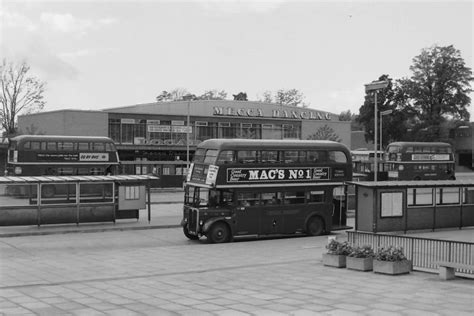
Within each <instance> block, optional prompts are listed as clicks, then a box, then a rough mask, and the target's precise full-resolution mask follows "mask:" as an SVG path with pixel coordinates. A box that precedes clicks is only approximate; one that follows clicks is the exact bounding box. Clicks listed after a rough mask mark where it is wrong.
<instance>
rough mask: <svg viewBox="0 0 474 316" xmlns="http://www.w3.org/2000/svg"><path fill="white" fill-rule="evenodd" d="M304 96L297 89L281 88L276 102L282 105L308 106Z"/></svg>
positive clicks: (276, 96)
mask: <svg viewBox="0 0 474 316" xmlns="http://www.w3.org/2000/svg"><path fill="white" fill-rule="evenodd" d="M304 98H305V97H304V95H303V93H302V92H300V91H298V90H297V89H289V90H284V89H280V90H278V91H277V92H276V95H275V102H276V103H278V104H281V105H289V106H302V107H307V106H308V104H306V103H305V102H303V100H304Z"/></svg>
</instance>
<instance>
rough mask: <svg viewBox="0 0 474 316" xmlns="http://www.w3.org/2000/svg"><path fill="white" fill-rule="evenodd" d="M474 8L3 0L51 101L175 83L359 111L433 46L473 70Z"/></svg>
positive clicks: (0, 11) (103, 98)
mask: <svg viewBox="0 0 474 316" xmlns="http://www.w3.org/2000/svg"><path fill="white" fill-rule="evenodd" d="M473 10H474V9H473V2H471V1H458V2H456V1H423V0H421V1H418V2H414V1H380V0H379V1H356V0H353V1H344V2H342V1H326V2H323V1H279V0H268V1H265V0H261V1H245V0H241V1H235V0H228V1H225V0H221V1H211V0H209V1H204V0H188V1H151V0H147V1H145V0H135V1H131V0H120V1H117V0H83V1H80V0H72V1H66V0H64V1H58V0H56V1H42V0H29V1H26V0H0V52H1V58H2V59H3V58H6V59H7V60H8V61H20V60H25V61H26V62H27V63H28V64H29V65H30V66H31V70H30V71H31V74H33V75H35V76H37V77H38V78H39V79H41V80H42V81H44V82H46V92H45V94H44V96H45V101H46V106H45V108H44V111H52V110H59V109H83V110H99V109H105V108H111V107H120V106H127V105H134V104H141V103H151V102H154V101H155V98H156V96H157V95H159V94H160V93H161V92H162V91H163V90H166V91H171V90H173V89H177V88H180V89H186V90H188V91H189V92H191V93H193V94H196V95H200V94H202V93H204V92H205V91H206V90H213V89H217V90H224V91H226V92H227V93H228V99H232V94H237V93H239V92H245V93H247V96H248V99H249V100H252V101H253V100H259V99H263V93H264V92H265V91H271V92H273V93H274V92H276V91H277V90H279V89H297V90H299V91H300V92H302V93H303V95H304V96H305V98H304V102H305V103H307V104H308V105H309V107H310V108H312V109H317V110H322V111H328V112H331V113H340V112H342V111H347V110H350V111H351V112H352V113H356V114H358V113H359V108H360V106H361V104H362V103H363V102H364V95H365V91H364V89H365V87H364V84H366V83H369V82H371V81H374V80H377V79H378V78H379V76H380V75H382V74H388V75H389V76H390V77H391V78H393V79H400V78H403V77H410V76H411V72H410V69H409V67H410V66H411V65H412V59H413V58H414V57H415V56H417V55H419V54H420V53H421V50H422V49H424V48H429V47H432V46H433V45H440V46H447V45H454V47H455V48H456V49H458V50H460V52H461V56H462V57H463V59H464V61H465V63H466V66H468V67H470V68H471V69H472V65H473V58H472V57H473ZM473 85H474V84H473ZM473 97H474V95H473V94H471V98H473ZM470 112H471V121H472V120H473V118H474V110H473V109H472V107H471V109H470Z"/></svg>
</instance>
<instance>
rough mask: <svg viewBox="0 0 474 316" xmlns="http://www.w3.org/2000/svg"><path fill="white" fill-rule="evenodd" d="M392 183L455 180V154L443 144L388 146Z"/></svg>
mask: <svg viewBox="0 0 474 316" xmlns="http://www.w3.org/2000/svg"><path fill="white" fill-rule="evenodd" d="M385 164H386V165H387V166H388V178H389V180H455V179H456V176H455V170H454V166H455V162H454V154H453V150H452V147H451V145H450V144H448V143H441V142H396V143H391V144H389V145H388V146H387V149H386V152H385Z"/></svg>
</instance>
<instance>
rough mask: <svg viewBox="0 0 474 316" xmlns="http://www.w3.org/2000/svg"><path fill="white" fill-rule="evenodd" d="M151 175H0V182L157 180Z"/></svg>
mask: <svg viewBox="0 0 474 316" xmlns="http://www.w3.org/2000/svg"><path fill="white" fill-rule="evenodd" d="M158 179H159V178H158V177H156V176H152V175H116V176H112V175H111V176H38V177H34V176H28V177H18V176H14V177H0V183H39V182H41V183H51V182H103V181H115V182H120V181H124V182H131V181H148V180H158Z"/></svg>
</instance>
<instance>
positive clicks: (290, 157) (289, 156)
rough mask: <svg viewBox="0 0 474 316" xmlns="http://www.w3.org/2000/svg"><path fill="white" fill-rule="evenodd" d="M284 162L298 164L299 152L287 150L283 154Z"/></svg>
mask: <svg viewBox="0 0 474 316" xmlns="http://www.w3.org/2000/svg"><path fill="white" fill-rule="evenodd" d="M283 155H284V162H285V163H293V162H298V151H297V150H285V151H284V152H283Z"/></svg>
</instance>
